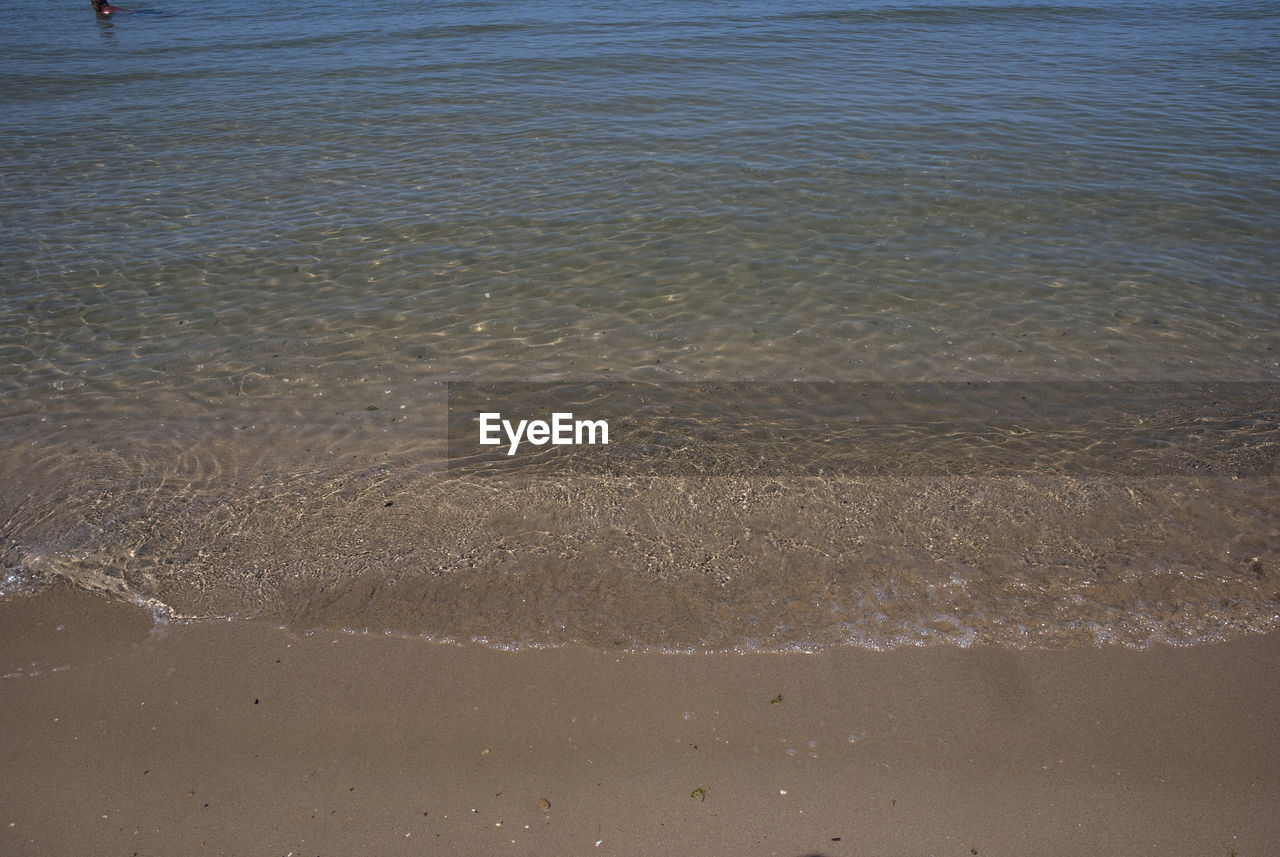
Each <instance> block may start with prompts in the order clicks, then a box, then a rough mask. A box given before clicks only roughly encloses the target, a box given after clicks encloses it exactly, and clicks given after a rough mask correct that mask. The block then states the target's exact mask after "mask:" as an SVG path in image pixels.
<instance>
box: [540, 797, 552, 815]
mask: <svg viewBox="0 0 1280 857" xmlns="http://www.w3.org/2000/svg"><path fill="white" fill-rule="evenodd" d="M538 809H540V810H542V811H543V812H547V811H548V810H550V809H551V801H549V800H547V799H546V798H544V797H540V798H538Z"/></svg>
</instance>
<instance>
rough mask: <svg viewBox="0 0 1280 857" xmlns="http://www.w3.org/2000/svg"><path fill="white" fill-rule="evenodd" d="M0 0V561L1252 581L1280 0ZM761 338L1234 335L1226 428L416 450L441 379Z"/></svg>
mask: <svg viewBox="0 0 1280 857" xmlns="http://www.w3.org/2000/svg"><path fill="white" fill-rule="evenodd" d="M10 13H11V14H10V20H11V22H13V23H14V26H11V27H8V28H6V29H5V31H4V32H3V33H0V57H3V59H2V60H0V71H2V73H3V75H4V80H5V86H4V88H3V91H2V92H0V108H2V109H0V128H2V129H3V132H4V135H5V139H6V141H7V145H6V146H5V148H4V151H3V153H2V154H0V175H3V182H4V188H5V193H4V196H3V199H0V218H2V221H3V224H4V240H3V243H2V244H0V265H2V267H0V358H2V359H0V391H3V394H4V400H3V405H0V437H2V438H3V440H2V441H0V444H3V446H2V448H0V472H3V473H4V474H5V476H6V477H7V478H6V479H5V483H6V486H7V487H5V488H3V489H0V522H2V523H3V528H2V529H0V537H2V538H3V540H4V556H5V563H6V565H7V566H9V567H10V568H13V569H16V570H17V577H16V578H15V581H31V580H36V581H39V580H44V579H47V578H49V577H57V578H63V579H68V580H71V581H72V582H74V583H76V584H77V585H84V586H90V587H93V588H99V589H103V590H106V591H111V592H114V593H117V594H118V595H120V596H121V597H145V598H153V599H157V600H158V601H160V602H163V603H165V604H168V605H171V606H172V607H173V608H174V609H175V610H176V611H177V612H179V613H183V614H192V615H207V614H211V613H215V614H221V613H237V614H239V613H251V612H255V611H260V612H267V613H270V614H272V615H282V616H288V617H292V618H293V619H294V620H295V621H298V622H301V623H303V624H305V623H307V622H315V623H319V624H342V623H351V622H356V623H364V624H369V625H371V626H373V627H393V628H396V629H398V630H407V631H411V632H418V631H421V632H424V633H429V634H431V635H434V636H444V637H469V636H478V637H484V638H485V639H488V640H491V641H495V642H515V643H520V642H526V643H528V642H533V643H540V642H550V643H555V642H566V641H575V640H587V641H591V642H594V643H605V644H613V643H616V642H622V643H624V644H630V645H641V646H644V645H659V646H672V647H676V648H679V647H684V646H699V645H705V646H713V647H734V646H737V647H745V648H752V647H755V648H777V647H790V646H796V645H801V646H802V645H810V644H827V643H831V642H853V643H859V644H869V645H885V644H893V643H895V642H901V641H919V640H934V639H948V640H956V641H967V640H970V639H986V640H993V641H998V642H1006V643H1013V644H1038V643H1040V642H1044V643H1057V642H1073V641H1080V640H1089V641H1092V640H1094V639H1098V638H1106V639H1124V640H1126V641H1130V642H1146V641H1148V640H1150V639H1177V640H1194V639H1203V638H1208V637H1213V636H1220V635H1222V634H1227V633H1233V632H1234V631H1235V630H1238V629H1240V628H1253V629H1261V628H1270V627H1273V626H1274V625H1275V624H1276V623H1277V621H1280V620H1277V613H1278V612H1280V608H1278V607H1277V604H1278V602H1280V592H1278V590H1280V584H1278V583H1277V574H1280V572H1278V571H1277V569H1276V562H1277V561H1280V533H1278V532H1277V529H1276V525H1275V523H1274V522H1275V520H1276V519H1277V518H1278V517H1280V515H1277V511H1280V502H1278V497H1277V492H1276V488H1277V485H1276V482H1275V469H1274V467H1268V466H1258V465H1257V461H1258V460H1261V461H1262V462H1264V465H1265V464H1266V462H1272V463H1273V462H1274V460H1275V450H1276V445H1275V444H1276V427H1277V426H1276V412H1277V406H1276V396H1275V395H1274V394H1273V393H1274V388H1273V387H1269V386H1267V385H1268V384H1271V383H1274V382H1276V381H1280V351H1277V345H1278V344H1280V335H1278V331H1280V290H1277V288H1276V275H1275V272H1276V271H1277V270H1280V265H1278V264H1277V263H1278V262H1280V250H1277V248H1280V193H1278V191H1280V179H1278V178H1277V171H1276V169H1275V164H1276V163H1278V162H1280V151H1278V150H1280V119H1278V118H1277V117H1280V111H1278V110H1277V107H1278V106H1280V105H1278V104H1277V101H1278V100H1280V99H1278V98H1277V90H1276V87H1275V83H1274V82H1275V80H1276V79H1277V72H1278V71H1280V68H1277V65H1278V64H1280V63H1278V62H1277V60H1276V57H1277V55H1278V54H1277V50H1276V49H1277V47H1280V4H1277V3H1274V2H1257V3H1232V4H1220V3H1206V2H1158V3H1157V2H1147V3H1125V4H1113V3H1102V2H1096V3H1083V4H1075V5H1070V6H1056V5H1047V4H1042V5H1035V4H1028V3H1009V2H994V3H991V2H988V3H968V2H961V3H945V4H944V3H932V2H916V3H889V2H886V3H853V4H831V3H823V2H798V3H789V4H785V5H783V6H779V5H778V4H776V3H763V2H758V3H756V2H739V3H729V2H706V3H699V4H694V5H690V4H687V3H680V4H677V3H667V2H644V3H638V4H635V3H633V4H626V5H625V6H623V5H618V4H606V3H568V2H525V3H522V2H488V3H486V2H459V3H448V2H445V3H436V4H410V3H396V2H391V3H379V4H368V5H367V6H366V5H361V6H358V7H353V6H351V5H349V4H337V3H331V2H326V0H322V2H318V3H313V4H308V5H306V6H304V7H299V6H285V5H276V4H268V5H266V6H265V8H264V6H263V4H254V3H248V2H240V0H231V2H227V3H223V4H218V5H216V6H207V5H206V6H201V7H199V8H198V9H197V8H196V7H189V6H187V7H184V6H178V5H162V4H158V5H156V6H155V7H154V8H151V9H147V10H144V11H142V12H139V13H136V14H132V15H121V16H117V17H116V18H115V19H113V20H109V21H106V20H95V16H94V15H93V13H92V11H91V10H90V9H89V6H88V4H87V3H86V4H84V8H83V9H71V8H68V9H61V10H53V11H51V10H49V9H48V8H47V7H46V6H45V5H44V4H36V3H34V2H18V3H17V4H15V6H14V7H13V8H12V9H11V10H10ZM797 379H798V380H801V381H819V382H831V383H834V384H861V383H866V382H885V383H889V384H906V385H910V384H917V383H936V382H964V381H975V382H985V381H992V380H995V381H1005V380H1015V381H1027V382H1037V383H1044V384H1046V385H1047V386H1046V387H1045V388H1044V390H1045V393H1044V395H1045V396H1046V397H1049V398H1052V396H1053V395H1054V391H1055V390H1057V389H1060V388H1057V387H1055V386H1054V385H1055V384H1056V383H1058V382H1062V381H1073V382H1075V381H1096V382H1099V383H1102V382H1108V383H1110V382H1133V381H1138V382H1159V383H1161V384H1174V385H1177V384H1181V383H1194V382H1223V381H1248V382H1259V383H1257V385H1256V386H1254V387H1252V388H1250V389H1251V390H1252V391H1253V393H1254V394H1255V395H1254V398H1253V399H1252V400H1250V401H1238V402H1236V403H1235V405H1234V406H1233V407H1235V408H1236V409H1237V410H1235V411H1232V412H1231V413H1227V414H1215V419H1218V418H1221V419H1222V420H1223V422H1222V423H1221V425H1239V426H1247V428H1241V429H1240V436H1239V437H1237V438H1236V440H1242V443H1243V444H1244V445H1245V446H1247V447H1248V449H1249V450H1250V455H1251V456H1252V457H1251V458H1250V460H1251V461H1252V462H1254V463H1253V464H1251V465H1250V467H1249V468H1247V474H1246V477H1245V478H1241V475H1240V473H1238V472H1236V471H1234V470H1232V471H1231V472H1230V474H1228V473H1226V471H1223V470H1220V469H1215V468H1212V467H1211V468H1209V470H1208V471H1207V472H1209V473H1210V474H1216V475H1210V476H1208V477H1206V475H1205V473H1206V471H1205V470H1202V469H1197V468H1195V467H1182V466H1179V467H1175V468H1173V469H1172V470H1169V469H1167V468H1166V469H1163V470H1161V471H1160V473H1159V474H1158V475H1156V474H1153V473H1149V472H1141V473H1139V472H1134V471H1133V470H1132V469H1127V468H1121V469H1122V470H1123V471H1124V472H1122V473H1117V474H1111V473H1109V472H1106V471H1105V470H1101V469H1098V468H1097V467H1094V468H1093V469H1092V470H1091V471H1090V472H1088V473H1086V474H1084V475H1081V474H1079V473H1074V474H1072V473H1066V474H1064V473H1063V472H1062V471H1061V470H1060V469H1059V468H1055V467H1053V466H1049V467H1047V468H1044V469H1043V472H1039V471H1037V472H1033V473H1031V474H1030V475H1029V476H1026V477H1020V476H1018V475H1017V474H1012V475H1011V474H1010V473H1007V472H1004V471H1001V472H999V473H996V472H993V473H990V474H986V475H985V476H984V475H983V474H981V473H979V474H974V473H971V472H970V473H964V474H960V475H956V474H948V472H947V471H946V470H945V468H941V469H940V468H935V467H934V466H932V464H931V463H930V462H931V458H930V456H934V457H936V458H937V459H938V460H942V458H943V457H945V455H947V454H949V451H953V450H951V448H950V447H946V446H945V445H941V446H939V445H936V444H931V445H926V446H925V447H923V448H921V449H919V450H916V453H917V454H918V455H920V456H923V465H922V466H918V467H913V468H908V472H902V473H896V474H895V473H885V472H881V471H873V472H867V471H865V470H859V471H858V472H856V473H848V472H844V473H841V474H837V475H828V476H827V477H821V476H818V477H815V476H814V474H813V473H812V468H807V469H806V468H799V469H797V470H796V471H791V470H789V469H787V468H782V469H781V470H775V471H773V472H771V473H768V474H757V475H755V476H749V475H747V476H744V475H741V474H740V473H739V469H737V468H732V467H731V468H727V469H725V468H718V469H717V468H713V469H712V472H706V471H704V470H699V469H696V468H695V469H694V470H691V471H690V473H689V474H688V479H682V478H681V477H680V476H678V475H677V476H672V475H670V474H667V475H663V476H660V477H654V480H655V481H652V482H646V483H644V484H643V485H641V486H640V487H636V485H637V483H636V482H635V478H638V477H637V476H636V472H635V471H634V470H628V472H627V473H626V474H624V475H622V476H619V475H617V474H614V475H610V474H609V473H608V472H605V473H596V474H591V475H589V476H588V475H580V476H579V477H577V478H569V477H566V476H565V475H564V474H563V473H561V472H559V471H556V470H554V469H549V470H546V471H541V470H538V469H537V468H533V469H528V470H525V471H522V472H520V473H519V474H518V475H515V476H508V477H503V478H506V479H511V480H515V481H514V482H511V483H509V484H508V483H502V484H503V485H505V487H503V488H501V489H499V488H496V487H495V483H494V482H493V480H483V479H481V480H477V479H475V478H474V475H473V474H467V473H459V472H457V471H450V470H449V469H448V468H447V467H446V466H445V465H446V459H445V454H446V450H447V441H448V438H447V436H446V427H447V419H446V417H447V402H448V394H449V386H448V385H449V383H450V382H473V381H484V382H508V383H515V384H521V383H525V382H555V383H566V384H577V383H587V382H599V381H603V380H627V381H639V382H644V383H646V384H654V385H658V386H662V385H666V384H671V383H673V382H680V383H685V382H690V381H734V382H743V381H758V382H762V383H764V382H778V381H792V380H797ZM904 389H905V388H904ZM931 389H935V390H941V389H946V386H945V384H944V385H941V386H938V387H934V388H931ZM1152 389H1160V390H1165V389H1171V388H1165V387H1158V388H1152ZM762 395H763V394H762ZM1138 398H1139V399H1142V398H1143V397H1142V396H1138ZM735 406H738V407H741V400H740V399H738V400H735ZM947 407H948V405H947V403H946V402H943V401H940V402H939V409H940V414H941V417H940V420H941V421H944V422H945V420H946V419H947V418H948V413H949V412H948V411H947ZM1143 407H1144V408H1149V407H1153V406H1152V405H1151V403H1150V402H1146V403H1145V404H1144V405H1143ZM1154 407H1155V408H1156V410H1157V411H1158V410H1159V406H1158V405H1157V406H1154ZM1131 410H1132V409H1131ZM1135 413H1138V412H1137V411H1135ZM1138 416H1139V418H1140V417H1141V413H1138ZM1233 421H1235V422H1233ZM747 422H748V423H749V422H750V415H749V414H748V415H747ZM1086 422H1088V421H1086ZM1215 425H1216V426H1217V425H1218V424H1215ZM1219 427H1220V426H1219ZM1216 431H1217V429H1216V428H1215V432H1216ZM1193 434H1194V432H1191V433H1188V432H1187V431H1183V430H1181V429H1179V431H1177V432H1175V433H1174V435H1173V436H1176V438H1177V440H1176V443H1175V442H1174V441H1172V440H1170V439H1169V438H1156V439H1155V440H1156V441H1158V442H1160V443H1174V445H1175V447H1176V449H1175V452H1176V453H1177V455H1178V456H1180V457H1178V458H1177V460H1179V461H1186V460H1188V457H1189V458H1190V459H1194V458H1196V456H1198V455H1200V454H1201V453H1202V452H1203V450H1204V448H1205V447H1204V444H1203V443H1202V442H1201V441H1196V440H1189V439H1188V438H1189V437H1191V436H1192V435H1193ZM935 435H936V433H935ZM1213 436H1214V437H1219V435H1218V434H1214V435H1213ZM1148 440H1151V439H1150V438H1148ZM1232 443H1234V441H1233V442H1232ZM1197 444H1199V445H1197ZM1055 448H1056V447H1055ZM898 452H899V453H900V452H901V450H900V449H899V450H898ZM717 454H727V455H729V456H730V457H732V456H733V455H734V451H733V450H732V449H729V450H728V452H727V453H726V452H724V450H721V451H720V452H719V453H717ZM742 454H743V455H746V454H747V453H746V452H743V453H742ZM876 455H879V452H877V451H873V453H872V456H873V457H875V456H876ZM1209 458H1213V455H1209ZM917 460H919V459H917ZM605 469H606V471H608V469H609V468H605ZM624 470H626V468H624ZM802 473H803V476H804V478H801V476H802ZM733 474H739V475H736V476H735V475H733ZM1020 478H1021V479H1024V481H1023V482H1017V481H1010V480H1016V479H1020ZM1026 478H1030V479H1032V480H1033V481H1035V480H1039V481H1038V482H1037V483H1036V484H1037V485H1038V487H1037V488H1035V489H1034V490H1029V489H1028V488H1027V485H1028V484H1029V483H1027V482H1026V481H1025V479H1026ZM724 479H731V480H732V479H738V480H745V481H741V482H734V483H733V484H731V485H725V484H724V483H723V482H722V480H724ZM619 480H621V481H619ZM688 480H692V481H688ZM868 480H871V481H868ZM921 480H923V481H921ZM956 480H960V481H956ZM965 480H968V481H965ZM393 489H394V490H393ZM744 491H745V492H747V495H750V496H753V497H754V496H759V495H760V492H764V493H765V494H767V495H768V496H769V497H770V498H771V499H770V500H769V502H768V503H766V504H765V505H763V506H755V505H753V504H752V502H751V501H748V500H742V501H741V502H739V503H738V505H736V506H734V505H732V504H730V502H729V499H728V498H731V497H738V496H739V495H740V494H741V493H742V492H744ZM393 495H394V496H393ZM743 496H746V495H743ZM920 497H926V498H928V497H932V498H934V499H933V500H931V501H928V502H922V501H920V500H919V498H920ZM854 498H857V499H856V500H855V499H854ZM943 498H947V499H946V502H945V503H943ZM977 498H984V499H981V500H979V499H977ZM375 501H376V502H375ZM386 503H392V504H393V505H390V506H388V505H383V504H386ZM935 503H937V504H941V505H937V506H936V507H935V505H934V504H935ZM362 504H365V505H362ZM851 504H852V505H854V506H857V508H858V509H861V511H860V512H859V513H858V514H853V513H852V512H850V511H849V508H848V507H849V506H850V505H851ZM366 505H367V508H366ZM686 509H693V510H694V512H692V513H688V514H686V512H684V511H681V510H686ZM393 510H394V513H393ZM498 510H506V511H498ZM549 510H550V511H549ZM744 516H745V517H744ZM531 520H534V521H540V522H541V523H539V524H537V525H536V526H534V525H533V524H530V523H528V521H531ZM1028 522H1034V523H1028ZM804 533H808V535H804ZM966 533H967V534H968V535H965V534H966ZM962 543H963V544H962ZM1090 575H1092V577H1091V578H1090V577H1089V576H1090ZM978 579H980V580H981V585H979V584H978V583H977V582H975V581H977V580H978ZM957 580H961V581H964V583H963V585H961V584H958V583H956V582H955V581H957ZM1099 581H1109V582H1107V583H1106V584H1105V585H1103V584H1102V583H1099ZM14 585H17V584H16V583H15V584H14ZM367 587H373V591H374V592H376V593H381V594H380V595H371V594H370V593H369V592H368V591H366V588H367ZM395 587H399V589H395ZM886 587H887V588H886ZM948 587H950V588H948ZM956 587H960V588H959V589H957V588H956ZM388 592H397V593H404V594H403V595H396V596H395V597H391V596H388V595H387V593H388ZM891 592H892V593H896V594H892V595H890V594H889V593H891Z"/></svg>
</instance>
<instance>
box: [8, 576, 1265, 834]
mask: <svg viewBox="0 0 1280 857" xmlns="http://www.w3.org/2000/svg"><path fill="white" fill-rule="evenodd" d="M1278 665H1280V636H1277V635H1274V634H1273V635H1267V636H1252V637H1243V638H1239V639H1236V640H1234V641H1231V642H1227V643H1219V644H1212V645H1203V646H1198V647H1192V648H1182V649H1175V648H1168V647H1158V648H1154V649H1150V650H1143V651H1136V650H1130V649H1121V648H1118V647H1116V648H1107V649H1094V648H1077V649H1072V650H1067V651H1009V650H999V649H989V648H974V649H968V650H963V649H957V648H950V647H936V648H910V649H903V650H898V651H894V652H873V651H867V650H856V649H841V650H832V651H828V652H825V653H823V654H818V655H799V654H795V655H745V656H744V655H725V654H715V655H661V654H639V655H638V654H629V653H622V652H608V651H598V650H588V649H583V648H564V649H556V650H541V651H535V650H528V651H518V652H505V651H497V650H493V649H487V648H483V647H480V646H476V645H462V646H453V645H443V644H437V643H428V642H424V641H422V640H408V639H396V638H389V637H381V636H379V637H372V636H365V635H361V634H351V633H342V632H337V633H332V632H330V633H322V632H317V633H314V634H312V635H310V636H298V635H296V634H293V633H291V632H289V631H287V630H282V629H279V628H277V627H274V626H271V625H267V624H260V623H253V622H239V623H230V622H218V623H209V624H198V625H182V624H168V625H159V626H155V625H153V622H152V619H151V616H150V615H149V614H147V613H145V612H142V611H140V610H137V609H135V608H132V607H129V606H127V605H121V604H112V603H108V602H105V601H103V600H101V599H98V598H95V597H93V596H88V595H82V594H74V593H69V592H59V591H55V592H49V593H46V594H44V595H41V596H39V597H36V598H26V599H18V600H15V601H10V602H7V603H2V604H0V675H3V676H4V678H3V679H0V716H2V717H3V722H4V724H5V726H4V730H5V731H4V741H3V749H2V753H3V755H2V757H0V768H2V769H3V770H4V771H5V776H4V777H3V778H0V852H3V853H5V854H10V855H51V854H103V855H109V854H117V855H138V857H144V855H172V854H190V855H198V854H226V855H241V854H254V855H281V857H284V855H290V854H292V855H295V857H302V855H350V854H379V855H402V854H404V855H408V854H413V855H419V854H461V853H469V854H535V855H544V854H558V855H576V854H585V855H595V854H599V855H666V854H673V855H691V854H698V855H745V854H759V855H774V854H776V855H789V857H801V855H816V854H821V855H831V857H835V855H842V854H850V855H852V854H857V855H876V854H884V855H900V854H918V855H924V854H937V855H958V857H964V855H972V854H978V855H1002V854H1005V855H1025V854H1038V855H1058V854H1061V855H1072V857H1079V855H1084V854H1143V853H1151V854H1161V855H1183V854H1185V855H1222V857H1227V855H1230V854H1236V855H1239V857H1251V855H1262V854H1266V853H1270V849H1271V848H1273V847H1274V843H1275V842H1277V841H1280V820H1277V816H1276V814H1275V812H1274V809H1275V807H1276V806H1277V805H1280V765H1278V764H1277V762H1280V724H1278V723H1277V720H1276V718H1275V712H1276V711H1277V710H1280V669H1278ZM540 801H544V802H545V804H541V805H540Z"/></svg>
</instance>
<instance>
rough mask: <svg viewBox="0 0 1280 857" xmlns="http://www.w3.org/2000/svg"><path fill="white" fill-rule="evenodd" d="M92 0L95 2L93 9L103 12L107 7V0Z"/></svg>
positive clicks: (91, 0)
mask: <svg viewBox="0 0 1280 857" xmlns="http://www.w3.org/2000/svg"><path fill="white" fill-rule="evenodd" d="M90 2H91V3H93V11H95V12H97V13H98V14H102V12H103V10H105V9H106V8H107V0H90Z"/></svg>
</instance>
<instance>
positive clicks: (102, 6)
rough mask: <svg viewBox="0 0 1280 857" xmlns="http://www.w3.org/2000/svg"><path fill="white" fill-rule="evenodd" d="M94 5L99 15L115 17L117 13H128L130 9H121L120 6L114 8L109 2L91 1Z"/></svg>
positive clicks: (94, 9)
mask: <svg viewBox="0 0 1280 857" xmlns="http://www.w3.org/2000/svg"><path fill="white" fill-rule="evenodd" d="M90 2H91V3H93V11H95V12H97V13H98V14H99V15H114V14H115V13H117V12H128V11H129V10H128V9H121V8H120V7H119V6H112V5H111V4H110V3H108V2H107V0H90Z"/></svg>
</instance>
